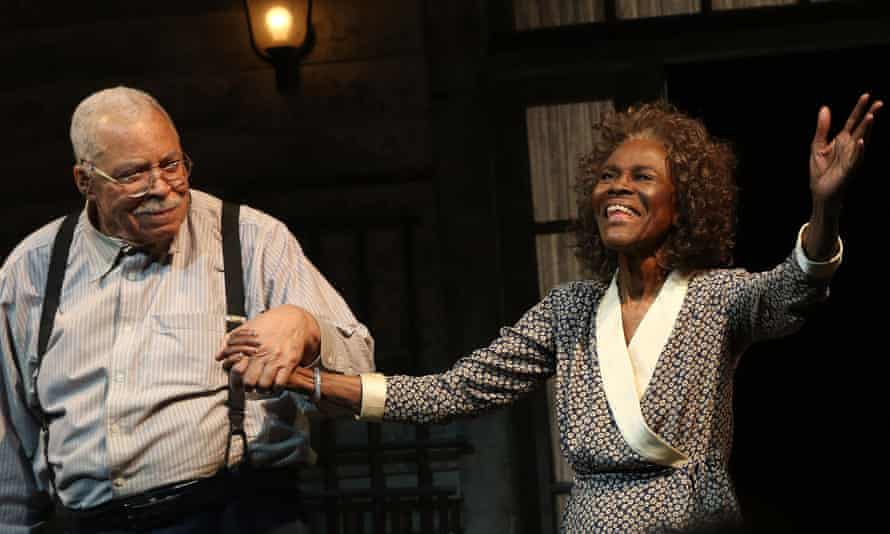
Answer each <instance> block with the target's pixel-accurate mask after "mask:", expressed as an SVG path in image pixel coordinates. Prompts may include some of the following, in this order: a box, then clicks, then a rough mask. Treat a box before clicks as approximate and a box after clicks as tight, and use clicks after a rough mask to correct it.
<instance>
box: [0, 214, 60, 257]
mask: <svg viewBox="0 0 890 534" xmlns="http://www.w3.org/2000/svg"><path fill="white" fill-rule="evenodd" d="M64 218H65V217H58V218H56V219H53V220H52V221H50V222H48V223H46V224H44V225H43V226H41V227H40V228H38V229H37V230H35V231H33V232H31V233H30V234H29V235H28V236H27V237H25V238H24V239H22V240H21V242H19V244H18V245H16V246H15V248H14V249H12V252H10V253H9V256H7V257H6V261H5V262H4V264H3V269H4V270H6V269H7V267H9V266H10V265H14V264H17V263H19V262H21V261H23V259H25V258H28V257H31V256H33V255H34V254H35V253H36V254H41V255H44V254H45V255H46V256H47V258H48V257H49V252H50V250H51V248H52V244H53V241H54V240H55V239H56V234H58V233H59V227H60V226H61V225H62V220H63V219H64Z"/></svg>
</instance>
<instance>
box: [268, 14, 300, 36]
mask: <svg viewBox="0 0 890 534" xmlns="http://www.w3.org/2000/svg"><path fill="white" fill-rule="evenodd" d="M293 22H294V18H293V16H291V14H290V11H288V10H287V9H285V8H283V7H273V8H271V9H270V10H269V11H267V12H266V28H268V29H269V34H270V35H271V36H272V39H273V40H275V41H286V40H287V38H288V36H289V35H290V29H291V26H293Z"/></svg>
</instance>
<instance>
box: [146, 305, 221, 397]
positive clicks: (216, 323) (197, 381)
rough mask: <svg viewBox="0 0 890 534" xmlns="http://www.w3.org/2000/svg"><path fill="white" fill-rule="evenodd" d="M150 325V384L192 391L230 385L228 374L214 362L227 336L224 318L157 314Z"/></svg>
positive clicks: (200, 315)
mask: <svg viewBox="0 0 890 534" xmlns="http://www.w3.org/2000/svg"><path fill="white" fill-rule="evenodd" d="M150 324H151V329H152V335H151V343H150V344H149V346H148V354H149V358H150V361H151V364H150V365H149V367H150V368H151V370H150V371H149V373H148V374H149V377H148V378H149V382H151V383H152V384H153V385H155V386H161V387H172V388H178V389H188V390H190V391H201V390H209V389H218V388H221V387H224V386H226V384H228V374H227V373H226V372H225V370H224V369H223V367H222V363H220V362H218V361H216V359H215V358H214V356H215V355H216V352H217V351H218V350H219V348H220V346H221V344H222V341H223V338H224V336H225V334H226V329H225V324H226V323H225V316H224V315H219V314H204V313H165V314H155V315H152V316H151V321H150ZM171 393H173V392H171Z"/></svg>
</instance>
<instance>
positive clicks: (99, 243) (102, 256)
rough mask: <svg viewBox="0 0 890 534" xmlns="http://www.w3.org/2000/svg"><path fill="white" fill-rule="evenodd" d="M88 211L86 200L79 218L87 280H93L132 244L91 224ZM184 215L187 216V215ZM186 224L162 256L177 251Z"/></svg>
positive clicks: (115, 261) (168, 255)
mask: <svg viewBox="0 0 890 534" xmlns="http://www.w3.org/2000/svg"><path fill="white" fill-rule="evenodd" d="M188 202H189V204H190V206H189V212H191V198H189V199H188ZM89 213H90V202H89V201H87V203H86V206H85V207H84V210H83V213H82V214H81V220H82V223H83V228H84V232H83V238H84V239H83V240H84V248H85V250H86V254H87V259H88V263H89V265H90V278H89V280H90V281H91V282H93V281H96V280H99V279H100V278H102V277H104V276H105V275H106V274H108V273H109V272H111V270H112V269H114V268H115V266H117V264H118V261H119V259H120V257H121V255H122V254H125V253H126V252H127V251H128V250H130V249H132V248H133V244H132V243H129V242H127V241H125V240H123V239H121V238H119V237H114V236H110V235H107V234H104V233H102V232H101V231H100V230H99V229H98V228H96V226H95V225H94V224H93V221H92V220H91V219H90V215H89ZM186 217H188V215H187V216H186ZM187 226H188V225H187V224H186V221H183V223H182V224H181V225H180V227H179V231H178V232H177V233H176V236H175V237H174V238H173V241H171V243H170V248H169V249H168V250H167V253H166V254H165V255H164V256H166V257H168V258H169V257H171V256H173V255H174V254H176V252H178V251H179V249H180V242H181V241H182V235H183V232H185V228H186V227H187Z"/></svg>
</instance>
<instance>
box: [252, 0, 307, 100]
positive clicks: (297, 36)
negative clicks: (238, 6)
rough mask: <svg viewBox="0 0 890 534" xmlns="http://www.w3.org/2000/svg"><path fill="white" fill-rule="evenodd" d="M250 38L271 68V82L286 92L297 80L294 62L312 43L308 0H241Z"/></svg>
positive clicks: (296, 65) (297, 71) (297, 61)
mask: <svg viewBox="0 0 890 534" xmlns="http://www.w3.org/2000/svg"><path fill="white" fill-rule="evenodd" d="M244 7H245V10H246V11H247V27H248V29H249V30H250V40H251V41H252V43H253V49H254V50H255V51H256V53H257V54H259V56H260V57H261V58H263V59H265V60H266V61H268V62H270V63H271V64H272V65H273V66H274V67H275V85H276V87H278V90H279V91H282V92H284V91H287V90H288V89H290V87H291V86H292V85H293V84H295V83H296V82H297V80H299V70H298V65H299V61H300V58H301V57H303V56H304V55H306V53H308V52H309V50H310V49H311V48H312V45H313V44H314V43H315V31H314V30H313V29H312V0H244Z"/></svg>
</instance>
